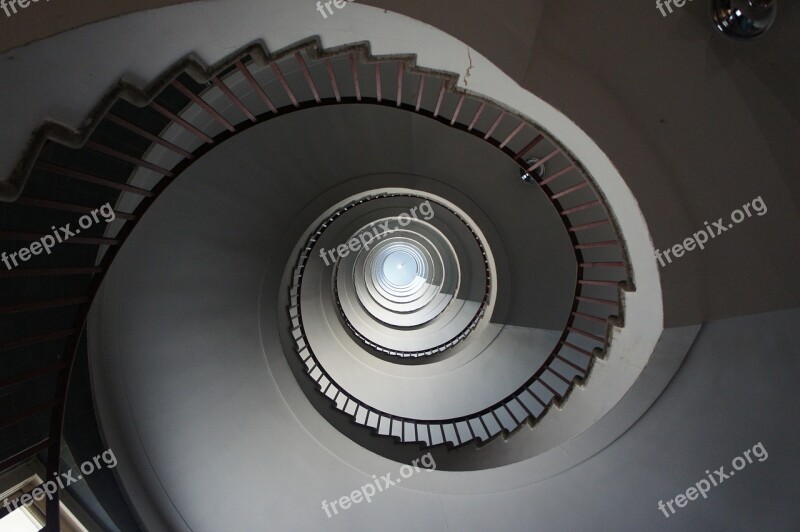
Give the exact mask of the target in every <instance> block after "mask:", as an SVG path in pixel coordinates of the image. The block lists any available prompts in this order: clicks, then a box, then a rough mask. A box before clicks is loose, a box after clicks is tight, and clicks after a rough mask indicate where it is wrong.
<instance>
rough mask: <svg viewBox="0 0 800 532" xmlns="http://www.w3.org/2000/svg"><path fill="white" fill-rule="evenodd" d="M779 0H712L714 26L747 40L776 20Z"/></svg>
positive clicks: (726, 33) (730, 35)
mask: <svg viewBox="0 0 800 532" xmlns="http://www.w3.org/2000/svg"><path fill="white" fill-rule="evenodd" d="M777 13H778V2H777V0H712V1H711V18H712V20H713V21H714V26H716V28H717V29H718V30H719V31H720V32H721V33H722V34H723V35H725V36H727V37H730V38H731V39H735V40H739V41H746V40H750V39H755V38H756V37H758V36H760V35H762V34H763V33H764V32H766V31H767V30H768V29H769V28H770V27H771V26H772V24H773V23H774V22H775V17H776V15H777Z"/></svg>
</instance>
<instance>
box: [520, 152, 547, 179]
mask: <svg viewBox="0 0 800 532" xmlns="http://www.w3.org/2000/svg"><path fill="white" fill-rule="evenodd" d="M525 164H526V165H527V166H528V168H533V167H535V168H533V169H532V170H530V171H527V170H525V169H524V168H520V170H519V175H520V177H521V178H522V180H523V181H525V182H526V183H529V184H532V183H536V178H535V177H533V174H532V172H536V175H538V176H539V179H541V178H543V177H544V163H541V164H540V163H539V159H537V158H535V157H529V158H528V159H525ZM537 165H538V166H537Z"/></svg>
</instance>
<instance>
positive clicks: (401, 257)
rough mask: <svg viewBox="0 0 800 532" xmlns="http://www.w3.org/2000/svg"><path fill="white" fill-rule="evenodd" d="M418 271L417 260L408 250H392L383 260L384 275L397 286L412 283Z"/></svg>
mask: <svg viewBox="0 0 800 532" xmlns="http://www.w3.org/2000/svg"><path fill="white" fill-rule="evenodd" d="M418 273H419V272H418V271H417V261H416V260H414V257H412V256H411V254H410V253H408V252H406V251H402V250H397V251H392V252H391V253H389V254H388V255H387V256H386V258H385V259H384V261H383V275H384V276H385V278H386V280H387V281H388V282H389V283H391V284H393V285H395V286H408V285H410V284H411V283H412V282H413V281H414V279H416V278H417V274H418Z"/></svg>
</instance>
